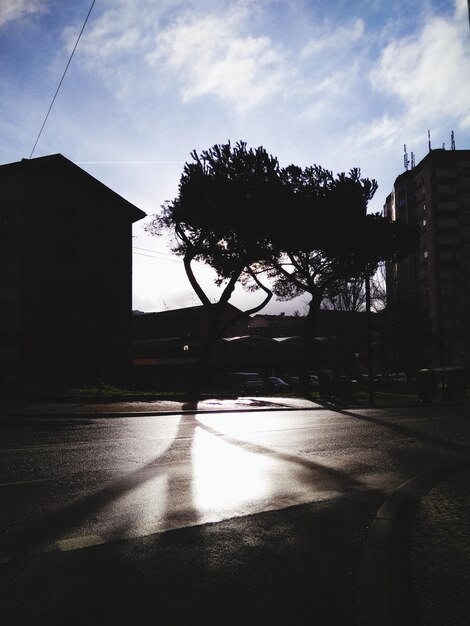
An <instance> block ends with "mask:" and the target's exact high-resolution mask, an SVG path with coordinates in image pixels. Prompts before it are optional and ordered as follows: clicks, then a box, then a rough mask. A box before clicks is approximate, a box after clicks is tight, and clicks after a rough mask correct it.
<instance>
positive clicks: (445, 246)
mask: <svg viewBox="0 0 470 626" xmlns="http://www.w3.org/2000/svg"><path fill="white" fill-rule="evenodd" d="M452 148H453V149H451V150H445V149H444V148H442V149H437V150H435V149H434V150H430V151H429V153H428V154H427V155H426V156H425V157H424V158H423V159H422V160H421V161H420V162H419V163H418V164H417V165H415V164H414V159H413V158H412V167H411V169H410V170H408V169H406V171H405V172H403V173H402V174H401V175H400V176H398V178H397V179H396V180H395V184H394V186H393V191H392V192H391V193H390V195H389V196H388V197H387V199H386V202H385V206H384V214H385V215H387V216H390V217H391V218H392V219H394V220H395V219H396V220H402V221H404V222H406V223H408V224H410V225H414V226H416V227H417V228H418V229H419V249H418V250H417V252H416V253H414V254H412V255H409V256H408V257H407V258H405V259H403V260H402V261H400V262H399V263H398V264H394V265H392V264H389V265H388V267H387V304H388V306H387V309H388V313H389V316H390V320H389V321H390V327H391V328H392V329H393V334H394V337H392V338H391V348H392V351H393V349H394V350H395V355H394V358H395V359H397V360H401V361H402V362H404V365H405V366H407V367H409V368H411V369H413V368H414V369H416V368H419V367H423V366H429V365H436V364H441V365H445V366H450V365H453V366H455V365H462V364H468V363H469V358H470V331H469V328H470V150H455V148H454V143H453V142H452ZM405 166H406V167H408V161H407V158H406V156H405ZM392 358H393V357H392Z"/></svg>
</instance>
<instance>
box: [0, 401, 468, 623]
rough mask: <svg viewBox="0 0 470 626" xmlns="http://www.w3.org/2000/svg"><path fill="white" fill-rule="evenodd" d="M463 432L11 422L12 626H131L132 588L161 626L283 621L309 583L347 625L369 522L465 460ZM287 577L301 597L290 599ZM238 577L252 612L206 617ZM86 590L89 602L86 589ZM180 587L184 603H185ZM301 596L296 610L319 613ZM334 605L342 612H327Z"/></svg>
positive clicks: (206, 419) (217, 421)
mask: <svg viewBox="0 0 470 626" xmlns="http://www.w3.org/2000/svg"><path fill="white" fill-rule="evenodd" d="M467 420H468V417H467V407H454V408H452V409H449V410H445V411H444V410H443V409H442V408H439V407H415V408H413V409H395V410H379V409H354V410H344V411H340V410H338V411H335V410H326V409H324V408H321V407H319V408H317V409H313V410H301V411H262V412H261V411H260V412H249V411H247V412H236V413H230V412H227V413H223V412H221V413H218V412H213V413H205V414H187V413H185V414H181V415H159V416H146V417H127V418H105V417H93V418H92V417H90V418H86V419H85V418H71V417H65V416H64V417H63V418H61V417H54V418H39V417H35V418H19V417H15V418H8V417H5V418H3V419H1V420H0V429H1V431H0V432H1V436H2V437H1V442H2V443H1V458H2V470H1V475H0V493H1V498H2V508H1V513H0V562H1V566H0V567H1V569H0V574H1V576H2V580H1V581H0V582H2V584H3V582H4V581H6V582H5V584H7V588H8V590H9V594H7V595H8V599H7V600H6V606H4V607H3V614H4V615H6V616H9V619H10V620H11V621H7V622H6V623H11V624H20V623H21V624H29V623H31V624H33V623H38V622H37V619H38V612H39V613H41V612H42V613H43V614H44V618H45V619H48V621H49V623H55V622H54V617H55V618H56V620H57V623H61V621H62V620H63V619H64V612H65V613H67V620H68V622H69V623H77V624H79V623H85V622H86V623H87V624H90V623H94V621H93V619H94V618H96V623H98V622H99V621H100V620H101V623H111V621H109V622H108V621H107V620H106V619H105V621H104V622H103V621H102V620H103V617H102V616H101V617H99V616H100V615H101V613H100V612H101V611H104V610H105V611H106V614H107V615H108V616H109V615H111V614H113V615H114V618H113V619H114V621H113V623H129V622H128V621H127V620H128V619H130V617H126V619H124V617H123V616H124V615H125V614H126V611H127V610H129V604H130V603H129V597H128V595H127V591H125V590H128V588H131V589H133V592H132V593H134V595H135V596H136V597H139V598H140V604H139V608H137V607H135V606H134V607H133V609H132V611H133V613H135V615H137V614H139V612H140V611H143V610H144V609H143V605H144V604H146V603H149V602H150V604H151V606H152V610H156V607H155V606H154V605H153V603H152V602H151V598H152V596H154V600H155V598H157V597H158V598H159V601H158V609H157V610H158V611H159V612H160V618H161V623H168V624H170V623H174V624H179V623H185V620H186V619H187V616H188V615H189V614H190V613H191V611H192V612H193V613H194V612H196V613H197V612H198V611H199V613H198V614H199V615H200V617H202V616H205V617H204V619H205V620H206V623H220V621H225V622H226V623H255V622H256V623H258V624H259V623H271V624H272V623H285V621H284V619H285V617H284V619H281V616H283V615H284V616H285V611H287V610H288V608H289V611H290V613H289V615H291V614H292V610H293V608H292V602H293V601H294V602H295V603H296V606H297V607H298V610H299V611H300V609H301V608H302V606H303V604H302V601H301V599H300V592H301V590H304V586H305V585H306V584H308V585H309V583H308V581H309V580H310V581H316V592H315V593H314V597H317V595H318V598H317V600H318V602H317V604H316V611H317V612H318V614H321V612H322V611H324V612H325V619H328V620H329V622H330V623H336V622H335V620H334V619H332V615H333V614H334V615H337V618H338V622H337V623H353V622H352V621H351V620H353V619H354V606H353V605H354V598H353V588H354V576H355V573H356V572H355V568H356V567H357V562H358V560H359V558H360V546H361V540H362V539H363V537H364V534H365V533H366V532H367V528H368V525H369V524H370V521H371V519H372V517H373V515H374V512H375V511H376V510H377V508H378V507H379V506H380V505H381V504H382V503H383V501H384V500H385V498H386V497H387V495H388V494H390V493H391V492H392V491H393V490H394V489H396V488H397V487H398V486H399V485H400V484H402V483H403V482H404V481H406V480H408V479H409V478H412V477H414V476H416V475H418V474H420V473H422V472H424V471H426V470H429V469H432V468H436V467H441V466H445V465H446V464H449V463H453V462H455V461H459V460H463V459H465V460H468V458H469V453H470V430H469V424H468V422H467ZM332 525H334V526H335V528H333V527H332ZM306 529H308V530H306ZM313 529H315V533H313V534H312V531H313ZM294 538H295V539H294ZM188 542H189V543H188ZM339 544H341V546H342V547H341V550H339V549H338V545H339ZM156 546H158V550H157V549H156ZM273 546H274V547H273ZM281 546H282V547H281ZM289 546H290V547H289ZM285 550H287V552H285V553H283V551H285ZM307 555H309V558H308V559H307ZM156 556H158V558H157V561H158V564H156V561H155V559H156ZM294 557H296V558H297V560H299V561H300V563H299V565H298V566H297V565H296V566H295V567H294V565H293V564H292V563H293V561H292V559H293V558H294ZM306 559H307V560H306ZM315 559H316V560H315ZM319 562H321V563H322V568H321V569H320V570H319V569H318V567H319V566H318V563H319ZM123 563H125V567H126V570H125V572H126V573H125V574H124V572H123V570H122V568H123ZM268 564H270V565H269V567H268ZM286 564H288V569H287V571H290V572H291V574H292V575H294V574H293V572H294V571H295V575H294V578H295V579H296V580H297V585H296V587H295V589H294V588H288V589H287V590H286V580H285V575H286V569H285V568H286ZM155 568H157V570H158V571H157V570H156V569H155ZM311 568H313V570H312V569H311ZM117 571H119V572H120V574H119V576H118V575H117V573H116V572H117ZM90 572H94V575H91V574H90ZM97 572H100V575H99V577H98V578H96V576H98V574H97ZM235 573H236V580H237V585H240V575H241V573H243V576H244V577H245V579H246V582H248V581H251V587H247V588H244V591H243V592H241V591H240V590H239V593H240V598H241V599H243V601H242V602H241V605H242V606H247V607H248V606H250V607H251V609H250V611H249V612H248V613H247V614H246V615H242V614H240V613H239V612H240V608H238V609H235V604H234V605H233V607H232V611H231V613H230V612H229V613H228V614H227V615H225V616H224V619H223V620H221V619H220V614H217V613H216V612H215V613H208V612H207V611H208V609H207V600H208V598H209V597H210V598H211V602H214V600H213V598H214V594H213V592H214V590H215V589H216V590H217V593H218V600H217V601H216V602H215V604H213V611H216V609H217V610H218V611H220V610H222V608H221V607H224V609H223V610H226V609H227V604H230V601H229V600H228V599H227V598H226V594H227V593H228V586H227V585H228V583H227V582H226V583H225V584H222V582H221V581H223V580H225V578H227V576H228V580H229V581H230V586H232V591H233V592H235V589H236V588H238V587H233V584H234V583H233V576H235ZM90 576H91V578H90ZM261 576H262V577H266V576H267V577H268V582H269V580H270V583H269V584H267V583H266V580H263V583H261V581H260V577H261ZM116 577H117V578H116ZM224 577H225V578H224ZM91 579H93V580H95V586H94V587H93V591H91V590H90V588H89V587H88V585H87V584H85V583H86V581H87V580H88V581H90V580H91ZM144 579H145V583H144V582H143V580H144ZM300 579H302V582H301V583H300V582H299V581H300ZM137 580H138V582H137ZM149 580H151V581H152V590H150V589H148V588H147V585H148V584H149ZM172 580H173V583H174V584H173V585H171V581H172ZM78 581H80V582H78ZM105 581H106V582H105ZM111 581H112V585H111ZM126 581H127V584H126ZM332 581H335V582H332ZM157 584H158V588H159V589H160V591H161V590H162V589H164V590H165V594H164V597H165V601H164V602H163V600H162V596H161V595H160V594H159V593H157V591H156V589H155V587H154V586H153V585H157ZM97 585H98V586H102V588H101V589H100V592H99V593H97V591H96V586H97ZM255 585H257V586H258V590H259V591H258V593H259V594H261V595H260V598H261V599H257V600H256V602H254V596H253V589H254V586H255ZM175 586H176V587H177V588H178V589H179V590H180V594H181V598H183V599H184V598H185V597H186V598H190V599H191V602H190V603H189V604H188V603H187V602H183V604H182V605H181V603H180V602H179V601H178V597H179V596H178V597H176V596H175V593H176V592H175ZM111 589H114V591H111ZM117 589H118V590H119V594H118V595H116V590H117ZM137 589H138V590H139V591H138V592H137V591H136V590H137ZM143 589H146V592H145V593H143V591H142V590H143ZM281 589H282V592H281V591H280V590H281ZM308 589H309V591H308V592H307V590H306V589H305V590H304V592H303V593H302V594H301V595H302V598H304V597H305V593H307V597H309V596H308V594H310V599H311V597H312V596H311V594H312V588H311V587H310V585H309V586H308ZM335 590H336V591H335ZM25 591H26V597H27V598H28V600H26V601H25V599H24V598H25V595H24V594H25ZM274 592H276V593H277V594H278V600H277V601H274V600H273V596H272V594H273V593H274ZM334 593H338V594H339V595H340V596H341V597H342V598H343V600H344V606H343V608H342V609H340V608H338V607H336V608H335V609H333V608H332V606H333V604H334V602H335V599H334V597H333V595H334ZM109 594H111V595H109ZM140 594H143V595H142V596H141V595H140ZM155 594H157V595H156V596H155ZM270 594H271V595H270ZM332 594H333V595H332ZM119 596H121V600H122V602H121V601H120V600H119ZM320 596H321V599H320ZM5 597H6V596H4V601H5ZM230 597H231V598H232V600H231V601H232V602H234V600H233V595H230ZM256 597H257V595H256ZM22 598H23V599H22ZM79 598H80V600H79ZM111 598H112V600H111ZM196 598H197V599H196ZM263 598H264V600H263ZM124 599H125V600H124ZM224 599H225V600H224ZM304 601H305V600H304ZM110 603H111V604H112V605H113V609H112V610H111V608H110ZM289 603H290V604H289ZM71 606H74V607H75V610H74V612H73V614H70V607H71ZM105 606H106V609H105V608H104V607H105ZM182 606H184V607H185V609H184V611H183V608H182ZM236 606H237V607H239V606H240V603H238V604H236ZM254 606H255V607H257V608H253V607H254ZM204 607H206V608H204ZM260 607H263V611H262V616H263V617H265V618H266V619H267V621H265V622H264V621H263V618H261V621H260V616H259V615H258V611H260V610H261V609H260ZM268 607H270V608H268ZM287 607H288V608H287ZM322 607H323V608H322ZM328 607H329V608H328ZM247 610H248V609H247ZM182 611H183V612H182ZM237 611H238V612H237ZM329 611H330V612H329ZM196 613H194V614H196ZM178 615H179V618H178V617H177V616H178ZM210 615H211V616H212V619H210ZM216 615H218V617H216ZM255 615H256V620H255V619H254V616H255ZM74 616H75V617H74ZM165 616H166V617H165ZM250 616H251V617H253V622H251V621H250ZM120 617H121V618H122V620H123V621H122V622H120V621H119V618H120ZM134 617H135V616H134ZM230 617H232V618H233V621H230ZM276 618H278V619H279V621H278V622H277V621H276ZM74 619H76V621H74ZM116 620H117V621H116ZM345 620H349V622H346V621H345ZM318 623H321V622H318Z"/></svg>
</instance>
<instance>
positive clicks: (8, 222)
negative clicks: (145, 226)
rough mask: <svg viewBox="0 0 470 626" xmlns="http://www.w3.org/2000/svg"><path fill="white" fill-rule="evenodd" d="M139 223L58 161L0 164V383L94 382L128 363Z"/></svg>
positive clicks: (117, 199) (132, 211)
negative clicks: (134, 238) (134, 234)
mask: <svg viewBox="0 0 470 626" xmlns="http://www.w3.org/2000/svg"><path fill="white" fill-rule="evenodd" d="M144 216H145V213H143V211H141V210H140V209H138V208H137V207H135V206H134V205H132V204H131V203H130V202H128V201H127V200H125V199H124V198H122V197H121V196H119V195H118V194H117V193H115V192H114V191H112V190H111V189H109V188H108V187H106V186H105V185H103V184H102V183H101V182H99V181H98V180H96V179H95V178H93V177H92V176H90V175H89V174H88V173H87V172H85V171H84V170H82V169H81V168H79V167H78V166H76V165H75V164H74V163H72V162H71V161H69V160H68V159H66V158H65V157H63V156H62V155H60V154H55V155H51V156H46V157H41V158H36V159H30V160H28V159H23V160H22V161H19V162H16V163H10V164H6V165H2V166H0V379H1V378H3V379H5V378H6V377H12V376H14V377H26V378H28V379H30V380H41V379H42V380H44V379H49V380H54V379H56V378H58V377H64V376H65V377H75V378H76V377H77V376H78V377H81V378H88V379H96V376H98V375H100V373H102V370H103V368H105V369H106V371H107V372H109V371H110V370H113V372H116V371H117V370H122V369H123V368H124V367H125V365H126V363H129V362H130V358H131V321H132V317H131V315H132V223H133V222H135V221H137V220H139V219H141V218H143V217H144Z"/></svg>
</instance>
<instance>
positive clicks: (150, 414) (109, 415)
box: [0, 406, 319, 419]
mask: <svg viewBox="0 0 470 626" xmlns="http://www.w3.org/2000/svg"><path fill="white" fill-rule="evenodd" d="M318 408H319V407H316V406H312V407H309V406H304V407H288V406H271V407H244V408H240V409H220V408H217V409H172V410H159V411H108V412H103V413H100V412H99V411H93V412H91V411H88V412H86V413H78V412H77V413H76V412H73V413H68V412H66V411H64V412H62V411H57V412H56V413H50V412H49V413H28V412H18V413H12V414H11V415H0V419H3V418H5V417H7V418H15V417H27V418H35V417H37V418H43V419H44V418H56V417H64V418H74V417H76V418H80V419H86V418H93V417H99V418H100V419H106V418H113V417H115V418H119V417H158V416H161V415H195V414H211V413H248V412H249V413H254V412H259V413H261V412H267V411H315V410H318Z"/></svg>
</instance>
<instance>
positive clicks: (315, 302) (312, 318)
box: [299, 294, 321, 395]
mask: <svg viewBox="0 0 470 626" xmlns="http://www.w3.org/2000/svg"><path fill="white" fill-rule="evenodd" d="M320 304H321V297H320V295H319V294H314V295H312V299H311V300H310V302H309V305H308V313H307V316H306V318H305V333H304V344H303V349H302V363H301V370H300V376H299V385H300V391H301V393H303V394H305V395H307V394H308V392H309V387H310V366H311V360H312V349H313V339H314V337H315V330H316V326H317V319H318V311H319V309H320Z"/></svg>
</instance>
